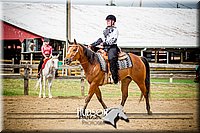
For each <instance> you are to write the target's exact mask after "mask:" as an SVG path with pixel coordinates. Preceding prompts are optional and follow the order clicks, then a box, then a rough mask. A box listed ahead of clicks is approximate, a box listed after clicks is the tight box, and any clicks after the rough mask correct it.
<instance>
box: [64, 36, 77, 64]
mask: <svg viewBox="0 0 200 133" xmlns="http://www.w3.org/2000/svg"><path fill="white" fill-rule="evenodd" d="M68 43H69V46H68V49H67V56H66V58H65V59H66V63H67V64H68V65H69V64H70V63H71V62H72V61H75V60H78V59H79V58H80V51H81V50H80V49H81V47H80V46H81V45H79V44H77V42H76V40H75V39H74V42H70V41H69V40H68Z"/></svg>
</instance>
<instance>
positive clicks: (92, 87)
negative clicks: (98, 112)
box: [83, 83, 97, 112]
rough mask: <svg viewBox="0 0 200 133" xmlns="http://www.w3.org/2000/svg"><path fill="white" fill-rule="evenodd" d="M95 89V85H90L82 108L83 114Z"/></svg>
mask: <svg viewBox="0 0 200 133" xmlns="http://www.w3.org/2000/svg"><path fill="white" fill-rule="evenodd" d="M96 88H97V85H96V84H95V83H91V84H90V89H89V92H88V95H87V97H86V99H85V105H84V107H83V111H84V112H85V109H86V108H87V105H88V103H89V102H90V100H91V98H92V96H93V95H94V93H95V89H96Z"/></svg>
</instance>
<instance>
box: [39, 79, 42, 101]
mask: <svg viewBox="0 0 200 133" xmlns="http://www.w3.org/2000/svg"><path fill="white" fill-rule="evenodd" d="M39 80H40V92H39V98H41V97H42V78H41V77H40V79H39Z"/></svg>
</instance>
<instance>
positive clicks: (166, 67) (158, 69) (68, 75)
mask: <svg viewBox="0 0 200 133" xmlns="http://www.w3.org/2000/svg"><path fill="white" fill-rule="evenodd" d="M9 63H10V62H9ZM0 67H1V68H3V69H4V70H11V71H12V74H5V73H1V76H3V78H23V79H24V95H28V88H29V87H28V82H29V79H30V78H36V76H35V75H33V70H34V71H35V70H37V67H38V64H37V63H32V64H30V63H29V62H23V63H22V62H21V64H14V63H11V64H0ZM195 67H196V66H195V65H185V64H176V65H175V64H154V63H152V64H150V70H151V78H169V79H170V82H173V78H191V79H194V78H195ZM16 68H17V69H20V74H14V73H13V70H14V69H16ZM59 70H60V71H61V72H62V73H61V75H60V76H61V77H59V78H61V79H73V78H74V79H80V80H81V93H82V95H84V78H85V77H84V71H83V69H82V67H81V65H80V64H79V63H78V62H74V65H72V66H71V65H60V66H59ZM72 73H73V74H74V75H73V76H72Z"/></svg>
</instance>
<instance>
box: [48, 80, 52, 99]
mask: <svg viewBox="0 0 200 133" xmlns="http://www.w3.org/2000/svg"><path fill="white" fill-rule="evenodd" d="M51 86H52V78H49V79H48V89H49V98H52V94H51Z"/></svg>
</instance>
